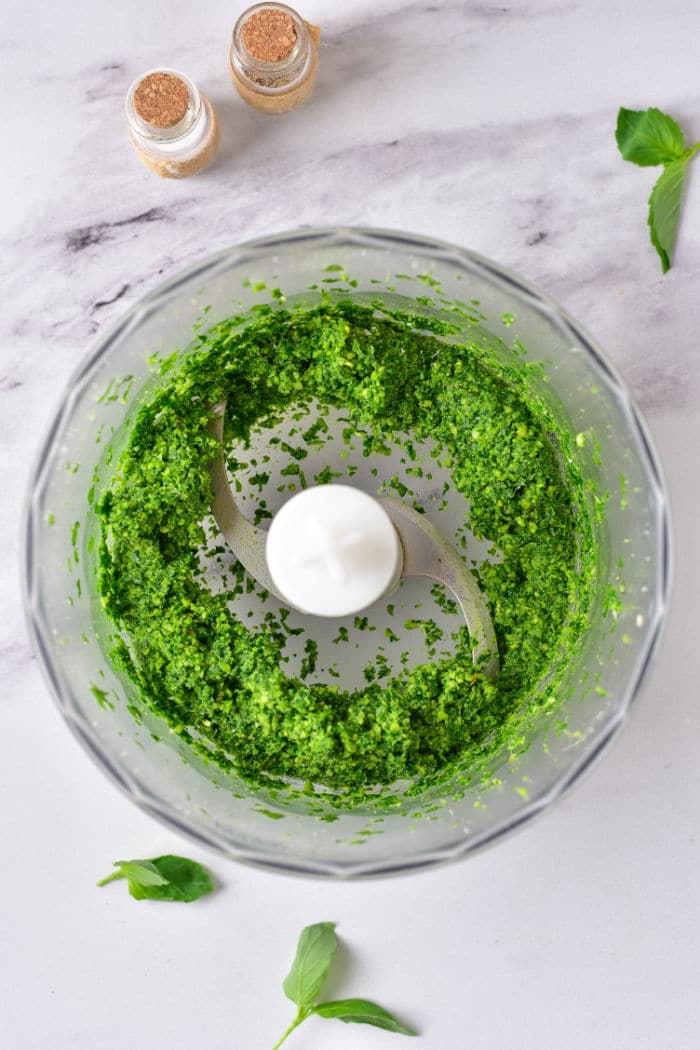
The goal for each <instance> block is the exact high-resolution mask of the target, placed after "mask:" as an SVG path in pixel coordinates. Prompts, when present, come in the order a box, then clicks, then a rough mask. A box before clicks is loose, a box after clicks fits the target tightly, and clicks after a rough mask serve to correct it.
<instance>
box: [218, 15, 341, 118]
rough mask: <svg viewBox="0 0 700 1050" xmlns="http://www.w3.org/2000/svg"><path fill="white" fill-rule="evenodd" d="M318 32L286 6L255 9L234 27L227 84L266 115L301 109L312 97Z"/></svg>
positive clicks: (242, 17)
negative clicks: (231, 85)
mask: <svg viewBox="0 0 700 1050" xmlns="http://www.w3.org/2000/svg"><path fill="white" fill-rule="evenodd" d="M320 37H321V30H320V29H319V28H318V26H313V25H310V24H309V23H308V22H305V21H304V19H303V18H301V16H300V15H298V14H297V12H296V11H293V10H292V8H291V7H287V6H286V4H254V5H253V7H249V8H248V10H247V11H244V12H243V14H242V15H241V17H240V18H239V19H238V21H237V22H236V25H235V26H234V29H233V39H232V41H231V52H230V64H231V79H232V80H233V84H234V87H235V88H236V90H237V91H238V94H239V95H240V96H241V98H242V99H244V101H245V102H247V103H248V104H249V105H251V106H255V108H256V109H261V110H263V111H264V112H266V113H285V112H286V111H287V110H288V109H293V108H294V107H295V106H300V105H301V104H302V102H305V101H306V99H307V98H308V97H309V95H310V94H311V92H312V91H313V87H314V82H315V80H316V73H317V70H318V43H319V40H320Z"/></svg>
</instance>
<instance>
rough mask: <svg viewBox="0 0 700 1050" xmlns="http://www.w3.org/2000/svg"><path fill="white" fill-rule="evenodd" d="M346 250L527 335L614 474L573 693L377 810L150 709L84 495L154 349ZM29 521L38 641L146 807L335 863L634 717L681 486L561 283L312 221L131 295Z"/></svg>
mask: <svg viewBox="0 0 700 1050" xmlns="http://www.w3.org/2000/svg"><path fill="white" fill-rule="evenodd" d="M341 270H342V271H344V274H343V276H347V275H349V276H350V278H351V282H352V283H350V282H348V284H346V285H345V286H344V287H343V289H342V291H343V294H345V295H352V296H355V297H357V298H358V299H359V300H360V301H365V302H368V301H371V300H373V299H375V300H376V299H382V300H383V302H384V303H388V304H389V305H390V306H392V307H395V306H397V305H401V304H403V305H406V303H407V300H410V305H411V308H412V309H413V310H414V311H415V312H417V313H418V314H420V313H421V312H423V313H425V314H428V315H430V316H435V314H436V313H437V314H438V315H440V313H441V312H443V311H448V313H447V316H449V317H450V319H451V320H453V321H454V320H455V314H454V313H450V312H449V311H450V304H452V303H454V301H455V300H456V301H458V302H461V303H462V304H471V308H474V307H475V306H476V304H477V303H478V310H479V311H480V314H481V319H482V320H481V329H480V330H481V331H482V333H483V335H484V338H486V339H488V340H489V341H490V342H492V343H493V344H494V345H500V346H501V347H502V348H503V349H502V352H503V353H509V354H510V355H511V357H510V360H511V361H512V360H513V349H514V348H515V350H516V351H517V354H518V355H519V360H520V361H521V363H522V365H523V367H525V365H526V364H527V363H530V362H541V364H542V367H541V368H532V369H530V370H529V372H530V375H531V378H530V380H529V382H530V383H531V384H532V386H533V388H535V389H536V390H537V393H538V394H539V396H541V397H543V398H544V399H545V400H546V402H547V403H548V406H549V408H550V410H551V412H552V413H553V414H554V416H555V418H556V420H557V422H558V423H559V424H560V425H561V426H563V427H564V428H565V429H566V430H567V431H569V433H571V435H572V436H575V435H578V437H579V440H574V441H572V455H573V456H575V457H576V460H577V462H578V465H579V466H580V468H581V470H582V472H583V474H584V477H585V478H587V479H589V480H590V481H591V483H592V485H594V486H595V488H596V491H598V492H599V493H601V494H602V493H606V494H607V499H606V502H605V510H604V514H603V515H602V520H601V521H600V522H599V524H598V525H597V533H598V536H597V541H598V548H599V554H598V565H597V576H596V581H595V593H594V596H593V602H592V608H591V612H590V616H589V621H588V626H587V630H586V632H585V635H584V637H583V641H582V644H581V645H580V647H579V649H578V650H577V652H576V654H575V656H574V658H573V659H572V660H571V662H570V665H569V669H568V672H567V678H566V680H565V682H564V684H563V688H562V695H564V696H565V699H564V700H563V702H561V703H557V704H554V705H553V706H552V708H551V709H545V710H541V711H540V712H539V713H538V715H537V717H534V718H533V719H532V720H531V722H530V724H529V725H528V727H527V730H526V732H525V733H524V736H523V740H522V746H520V747H518V748H517V749H515V750H516V751H517V753H514V749H511V750H510V751H509V752H508V753H504V754H501V755H499V756H496V757H495V758H494V759H493V760H492V761H490V762H489V764H488V766H485V767H484V768H482V769H481V770H479V771H478V774H479V775H478V776H476V777H474V778H473V780H472V782H471V783H470V784H467V785H466V786H465V785H464V784H463V783H460V784H459V785H456V784H451V783H449V782H448V783H445V784H442V785H440V788H439V790H438V789H433V790H431V791H430V792H428V793H427V794H426V793H423V794H418V795H416V796H413V797H411V796H410V795H404V796H402V797H400V798H399V799H398V800H397V803H396V806H395V807H394V808H393V809H391V810H388V811H382V814H381V818H380V817H378V815H377V813H375V812H373V810H372V807H371V805H369V804H368V805H367V806H364V807H360V808H358V809H351V810H345V811H343V810H340V811H338V812H321V811H320V810H319V808H318V807H316V808H314V806H313V805H312V806H310V807H309V806H307V805H305V804H304V801H303V798H302V799H301V801H299V800H297V801H296V802H289V803H285V802H284V800H283V799H282V800H281V799H280V798H279V797H275V796H274V795H271V794H269V793H267V792H266V791H263V790H257V791H256V790H253V789H251V788H250V787H249V786H248V785H247V784H245V783H244V782H242V781H241V780H239V779H238V778H236V777H235V776H233V775H232V774H231V773H227V772H225V771H223V770H222V769H220V768H219V767H218V766H216V764H214V763H207V762H206V761H205V760H202V758H201V757H200V756H198V755H196V754H194V753H193V751H192V749H191V747H190V746H189V745H188V743H187V742H186V740H183V738H182V737H181V736H179V735H177V734H174V733H172V732H169V731H168V729H167V726H165V724H164V723H162V722H160V721H159V720H158V719H157V718H155V716H149V715H148V714H144V712H143V711H141V712H140V713H139V711H137V710H136V708H135V707H134V704H133V702H132V700H133V697H131V698H130V691H129V683H128V680H125V679H124V678H123V677H120V675H119V674H118V673H116V672H115V670H114V669H113V668H112V666H111V664H110V661H109V659H108V657H107V656H106V652H107V649H108V644H107V638H108V633H109V625H108V624H107V622H106V620H105V617H104V614H103V613H102V609H101V605H100V601H99V597H98V596H97V595H96V593H95V587H94V583H93V581H94V578H95V577H94V572H95V557H96V555H95V528H96V525H95V522H94V520H93V519H92V518H91V510H90V508H91V506H92V504H93V500H94V493H95V487H96V486H97V487H98V488H99V485H100V483H101V481H100V474H99V470H98V469H97V463H98V461H99V460H100V457H101V456H102V455H103V452H104V436H105V434H116V435H118V434H119V433H120V431H119V428H120V426H122V424H123V423H124V421H125V419H126V418H127V417H129V415H130V414H131V413H133V409H134V406H135V405H138V402H139V397H140V395H141V394H142V392H143V391H144V389H145V388H146V387H147V385H148V384H149V383H150V382H152V378H153V373H152V359H153V355H154V354H161V355H164V354H167V353H169V352H171V351H173V350H174V349H178V348H181V347H184V346H186V345H187V344H188V343H190V341H191V339H192V332H193V328H194V326H195V325H196V324H199V325H200V326H201V325H202V324H203V323H205V324H206V325H207V326H208V325H209V324H210V323H211V324H213V323H215V322H216V321H218V320H219V319H222V318H225V317H227V316H229V315H231V314H232V313H235V312H239V311H244V312H245V311H247V310H248V309H249V308H250V307H252V306H254V305H255V304H256V303H259V302H260V301H261V290H262V289H263V288H266V289H275V290H276V289H278V288H281V289H283V290H284V293H285V295H286V296H287V297H292V298H293V297H294V296H295V295H298V296H305V297H306V298H307V299H309V298H311V299H313V298H314V296H317V295H318V294H319V293H318V291H317V290H313V289H318V286H319V283H320V282H323V281H324V280H326V281H327V280H328V278H329V274H330V275H336V276H337V274H338V272H339V271H341ZM332 284H333V281H332V280H331V281H329V282H328V285H330V286H332ZM328 285H327V287H328ZM310 286H311V288H312V291H309V288H310ZM274 294H275V293H274V292H273V296H274ZM338 294H340V293H338ZM263 297H264V296H263ZM278 297H279V293H278ZM275 302H276V301H275V299H274V298H273V299H272V305H273V306H274V305H275ZM205 317H206V321H204V320H203V318H205ZM469 335H470V337H471V338H474V332H473V330H470V332H469ZM506 340H507V345H506ZM525 348H527V349H525ZM149 362H150V363H149ZM124 429H125V428H124V427H122V432H123V430H124ZM115 441H116V443H117V444H118V436H117V438H115ZM115 458H116V457H115ZM100 469H102V468H100ZM91 521H92V524H91ZM25 532H26V539H25V546H24V554H23V581H24V589H25V598H26V609H27V616H28V622H29V629H30V633H31V637H32V641H33V644H34V647H35V650H36V653H37V655H38V657H39V662H40V665H41V667H42V668H43V672H44V674H45V676H46V679H47V681H48V683H49V685H50V688H51V691H52V693H53V695H54V697H55V699H56V701H57V703H58V706H59V708H60V710H61V712H62V714H63V717H64V718H65V720H66V722H67V723H68V725H69V726H70V728H71V730H72V731H73V732H74V733H75V735H76V736H77V737H78V739H79V740H80V741H81V743H82V744H83V746H84V747H85V748H86V750H87V751H88V752H89V753H90V755H91V756H92V757H93V758H94V760H95V761H96V762H97V764H98V765H99V766H100V767H101V768H102V769H103V770H104V772H105V773H106V774H107V775H108V776H109V777H110V778H111V779H112V780H113V781H114V783H115V784H117V785H118V786H119V787H120V788H121V790H122V791H124V792H125V794H126V795H128V797H129V798H130V799H132V801H133V802H135V803H136V804H137V805H139V806H140V807H141V808H142V809H144V810H146V811H147V812H148V813H150V814H152V815H153V816H155V817H157V818H159V819H160V820H162V821H164V822H165V823H166V824H168V825H171V826H172V827H174V828H176V829H177V830H179V831H181V832H183V833H184V834H186V835H189V836H190V837H192V838H194V839H196V840H197V841H199V842H200V843H203V844H205V845H207V846H210V847H213V848H215V849H217V850H219V851H221V852H222V853H224V854H225V855H227V856H228V857H231V858H233V859H236V860H239V861H246V862H250V863H254V864H258V865H263V866H266V867H268V868H276V869H280V870H282V871H288V872H298V873H308V874H315V875H328V876H336V877H352V876H363V875H376V874H381V873H390V872H397V871H408V870H412V869H419V868H424V867H426V866H429V865H432V864H436V863H439V862H444V861H447V860H452V859H455V858H458V857H464V856H466V855H467V854H469V853H472V852H473V851H474V850H476V849H478V848H480V847H482V846H484V845H486V844H487V843H491V842H493V841H495V840H496V839H498V838H499V837H500V836H502V835H504V834H505V833H506V832H508V831H510V830H512V829H514V828H515V827H517V826H519V825H521V824H523V823H525V822H526V821H528V820H530V819H532V817H534V816H535V815H536V814H537V813H539V812H541V811H542V810H543V809H544V808H545V807H547V806H549V805H550V804H551V803H552V802H553V801H554V800H555V799H557V798H558V797H559V796H561V795H562V793H563V792H564V791H565V790H566V789H567V788H568V787H569V785H571V784H572V783H573V782H574V781H575V780H576V779H577V778H578V777H579V776H580V775H581V773H582V772H583V771H584V770H585V769H586V768H587V767H588V766H589V765H590V764H591V762H592V761H593V759H594V758H595V757H596V756H598V755H599V754H600V752H601V751H602V750H603V748H604V747H605V745H606V744H607V743H608V741H609V740H610V739H611V737H612V736H613V734H614V733H615V732H616V730H617V729H618V728H619V727H620V725H621V724H622V722H623V720H624V719H625V717H626V715H627V712H628V710H629V708H630V704H631V702H632V700H633V698H634V696H635V695H636V693H637V691H638V689H639V687H640V684H641V682H642V679H643V677H644V675H645V673H646V670H647V668H648V665H649V660H650V657H651V655H652V652H653V650H654V647H655V644H656V642H657V640H658V637H659V633H660V629H661V626H662V623H663V620H664V617H665V613H666V608H667V601H668V593H669V578H670V553H669V519H668V505H667V499H666V495H665V490H664V485H663V482H662V478H661V474H660V470H659V466H658V460H657V457H656V455H655V452H654V450H653V447H652V445H651V442H650V439H649V435H648V432H647V429H646V427H645V425H644V422H643V421H642V419H641V417H640V415H639V412H638V410H637V409H636V407H635V406H634V404H633V402H632V400H631V398H630V396H629V393H628V391H627V390H626V388H625V386H624V384H623V382H622V381H621V379H620V377H619V376H618V375H617V373H616V371H615V369H614V368H613V367H612V366H611V364H610V363H609V362H608V361H607V360H606V358H605V357H604V355H603V354H602V353H601V351H600V350H599V349H598V348H597V347H596V345H595V344H594V343H593V342H592V340H591V339H590V338H589V337H588V336H587V335H586V333H585V332H584V331H583V330H582V329H581V328H580V327H579V326H578V325H577V324H576V323H575V322H574V321H572V320H571V318H569V317H568V316H567V315H566V313H565V312H564V311H562V310H561V309H560V308H559V307H558V306H557V305H556V304H555V303H553V302H552V301H551V300H550V299H548V298H547V297H546V296H544V295H542V294H541V293H539V292H538V291H536V290H535V289H534V288H532V287H531V286H530V285H528V284H526V283H525V282H524V281H522V280H521V279H520V278H518V277H515V276H514V275H512V274H510V273H508V272H507V271H505V270H503V269H502V268H501V267H500V266H497V265H496V264H494V263H492V262H490V261H489V260H487V259H484V258H481V257H480V256H477V255H475V254H473V253H471V252H468V251H465V250H463V249H460V248H457V247H454V246H452V245H449V244H445V243H442V242H438V241H432V240H429V239H427V238H424V237H418V236H411V235H409V234H404V233H392V232H390V231H383V230H369V229H313V230H303V231H301V232H296V233H288V234H281V235H278V236H275V237H267V238H263V239H260V240H257V241H253V242H250V243H248V244H244V245H241V246H240V247H237V248H233V249H231V250H228V251H225V252H221V253H219V254H218V255H215V256H213V257H210V258H208V259H206V260H205V261H204V262H202V263H199V264H197V265H195V266H192V267H190V268H189V269H188V270H186V271H185V272H183V273H180V274H178V275H177V276H175V277H174V278H172V279H171V280H169V281H168V282H167V283H165V284H163V285H161V286H160V288H158V289H157V290H156V291H154V292H152V293H151V294H150V295H147V296H146V297H145V298H143V299H142V300H141V301H140V302H139V303H138V304H137V305H136V306H134V307H132V309H130V310H129V311H128V313H127V314H126V315H125V316H124V317H123V318H122V319H121V321H120V322H119V323H118V324H117V325H115V326H114V327H113V328H112V329H111V330H110V331H109V332H107V333H106V334H105V335H103V336H102V338H101V339H100V340H99V343H98V344H97V346H96V347H95V348H94V349H93V350H92V352H91V353H90V354H89V355H88V356H87V358H86V359H85V360H84V362H83V363H82V365H81V366H80V368H79V369H78V370H77V372H76V373H75V375H74V376H73V378H72V380H71V382H70V384H69V386H68V389H67V390H66V393H65V395H64V397H63V400H62V403H61V406H60V409H59V411H58V413H57V415H56V417H55V419H54V420H53V422H52V423H51V426H50V428H49V431H48V433H47V435H46V438H45V440H44V442H43V445H42V447H41V449H40V452H39V455H38V458H37V461H36V465H35V467H34V469H33V471H32V475H31V482H30V488H29V497H28V504H27V510H26V523H25ZM131 692H132V693H133V689H132V690H131Z"/></svg>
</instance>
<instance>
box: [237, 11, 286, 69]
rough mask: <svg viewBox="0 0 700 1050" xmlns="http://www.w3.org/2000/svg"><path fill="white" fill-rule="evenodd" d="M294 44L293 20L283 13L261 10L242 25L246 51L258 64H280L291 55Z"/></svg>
mask: <svg viewBox="0 0 700 1050" xmlns="http://www.w3.org/2000/svg"><path fill="white" fill-rule="evenodd" d="M296 42H297V31H296V29H295V27H294V20H293V19H292V17H291V16H290V15H288V14H286V13H285V12H284V11H274V10H272V9H270V8H263V9H262V10H261V11H256V12H255V13H254V14H252V15H251V16H250V18H249V19H248V20H247V21H246V22H245V23H244V25H243V43H244V44H245V47H246V50H247V51H248V53H249V54H250V55H252V56H253V58H256V59H257V60H258V61H259V62H281V61H282V60H283V59H285V58H287V56H288V55H290V54H291V53H292V51H293V50H294V45H295V44H296Z"/></svg>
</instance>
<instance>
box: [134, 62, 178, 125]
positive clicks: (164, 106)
mask: <svg viewBox="0 0 700 1050" xmlns="http://www.w3.org/2000/svg"><path fill="white" fill-rule="evenodd" d="M189 104H190V93H189V90H188V88H187V84H185V82H184V81H183V80H180V78H179V77H176V76H173V74H172V73H149V74H148V76H145V77H144V78H143V80H142V81H141V82H140V83H139V85H138V86H137V88H136V90H135V92H134V109H135V111H136V113H137V114H138V116H139V117H140V118H141V120H143V121H144V122H145V123H146V124H151V125H152V126H153V127H156V128H172V127H174V126H175V124H179V123H180V121H181V120H183V119H184V117H185V115H186V113H187V109H188V106H189Z"/></svg>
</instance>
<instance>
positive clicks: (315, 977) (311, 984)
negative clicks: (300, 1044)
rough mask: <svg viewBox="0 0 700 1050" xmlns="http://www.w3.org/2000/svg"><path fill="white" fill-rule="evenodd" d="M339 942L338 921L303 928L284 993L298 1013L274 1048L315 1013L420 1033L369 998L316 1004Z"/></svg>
mask: <svg viewBox="0 0 700 1050" xmlns="http://www.w3.org/2000/svg"><path fill="white" fill-rule="evenodd" d="M337 945H338V941H337V938H336V935H335V923H334V922H317V923H316V924H315V925H314V926H307V927H306V928H305V929H304V930H302V931H301V936H300V937H299V943H298V945H297V953H296V956H295V957H294V962H293V963H292V968H291V970H290V971H289V973H288V975H287V977H286V978H285V981H284V985H283V987H284V994H285V995H286V996H287V998H288V999H291V1000H292V1002H293V1003H296V1005H297V1014H296V1017H295V1018H294V1020H293V1021H292V1023H291V1024H290V1025H289V1027H288V1028H287V1029H285V1031H284V1032H283V1033H282V1035H281V1036H280V1038H279V1039H278V1040H277V1042H276V1043H275V1045H274V1046H273V1047H272V1050H279V1047H281V1046H282V1043H285V1042H286V1041H287V1039H288V1038H289V1036H290V1035H291V1034H292V1032H293V1031H294V1029H295V1028H298V1027H299V1025H300V1024H303V1023H304V1021H306V1020H307V1019H308V1018H309V1017H310V1016H311V1015H312V1014H316V1016H317V1017H325V1018H329V1019H333V1018H334V1019H335V1020H338V1021H344V1022H345V1023H346V1024H370V1025H374V1027H375V1028H383V1029H384V1030H385V1031H386V1032H397V1033H399V1034H400V1035H417V1034H418V1033H417V1032H414V1031H413V1029H412V1028H408V1027H407V1026H406V1025H404V1024H402V1023H401V1022H400V1021H398V1020H397V1019H396V1018H395V1017H394V1016H393V1015H392V1014H390V1013H389V1011H388V1010H385V1009H384V1007H383V1006H378V1005H377V1003H373V1002H370V1001H369V999H337V1000H334V1001H333V1002H327V1003H318V1004H317V1003H316V999H317V997H318V995H319V993H320V991H321V988H322V987H323V982H324V981H325V979H326V975H327V973H328V970H329V967H330V965H331V963H332V961H333V956H334V955H335V951H336V948H337Z"/></svg>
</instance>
